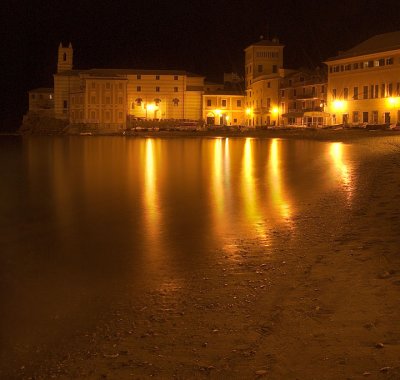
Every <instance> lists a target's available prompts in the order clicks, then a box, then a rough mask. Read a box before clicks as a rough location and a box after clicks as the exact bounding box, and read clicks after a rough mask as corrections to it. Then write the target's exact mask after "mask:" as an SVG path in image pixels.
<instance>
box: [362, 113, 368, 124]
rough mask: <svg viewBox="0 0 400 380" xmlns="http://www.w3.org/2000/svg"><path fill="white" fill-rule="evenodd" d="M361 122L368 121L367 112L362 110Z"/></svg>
mask: <svg viewBox="0 0 400 380" xmlns="http://www.w3.org/2000/svg"><path fill="white" fill-rule="evenodd" d="M363 123H368V112H363Z"/></svg>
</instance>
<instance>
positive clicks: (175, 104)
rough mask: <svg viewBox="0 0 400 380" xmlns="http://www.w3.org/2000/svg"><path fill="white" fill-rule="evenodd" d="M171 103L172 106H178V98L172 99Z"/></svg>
mask: <svg viewBox="0 0 400 380" xmlns="http://www.w3.org/2000/svg"><path fill="white" fill-rule="evenodd" d="M172 103H174V106H178V104H179V99H178V98H174V99H172Z"/></svg>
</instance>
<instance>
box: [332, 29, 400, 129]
mask: <svg viewBox="0 0 400 380" xmlns="http://www.w3.org/2000/svg"><path fill="white" fill-rule="evenodd" d="M325 63H326V64H327V65H328V106H329V112H330V113H331V115H332V123H343V124H347V123H349V124H353V125H357V124H361V123H369V124H390V123H396V122H399V121H400V32H393V33H386V34H380V35H377V36H374V37H372V38H370V39H368V40H366V41H364V42H362V43H360V44H359V45H357V46H355V47H353V48H352V49H350V50H347V51H345V52H341V53H340V54H339V55H338V56H336V57H333V58H330V59H328V60H327V61H326V62H325Z"/></svg>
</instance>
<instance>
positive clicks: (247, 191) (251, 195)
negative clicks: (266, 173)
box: [242, 137, 267, 241]
mask: <svg viewBox="0 0 400 380" xmlns="http://www.w3.org/2000/svg"><path fill="white" fill-rule="evenodd" d="M242 195H243V207H244V209H245V214H246V218H247V220H248V222H249V225H250V227H251V228H252V229H254V230H255V231H256V235H257V237H258V238H260V239H262V240H263V241H266V240H267V234H266V229H265V221H264V219H263V215H262V212H261V208H260V204H259V194H258V193H257V188H256V178H255V175H254V160H253V149H252V139H251V138H249V137H248V138H246V140H245V144H244V152H243V161H242Z"/></svg>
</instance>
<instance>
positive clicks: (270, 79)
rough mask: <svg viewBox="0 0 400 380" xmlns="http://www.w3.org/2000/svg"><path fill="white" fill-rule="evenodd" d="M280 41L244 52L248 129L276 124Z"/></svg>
mask: <svg viewBox="0 0 400 380" xmlns="http://www.w3.org/2000/svg"><path fill="white" fill-rule="evenodd" d="M283 48H284V46H283V45H282V44H280V43H279V40H278V39H276V38H274V39H273V40H271V41H270V40H265V39H264V38H263V37H262V36H261V38H260V40H259V41H257V42H255V43H253V44H251V45H250V46H248V47H247V48H246V49H245V83H246V109H247V112H246V121H247V123H246V124H247V125H248V126H265V125H277V124H279V112H273V109H279V86H280V80H281V78H282V77H283V76H284V74H285V71H284V70H283Z"/></svg>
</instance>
